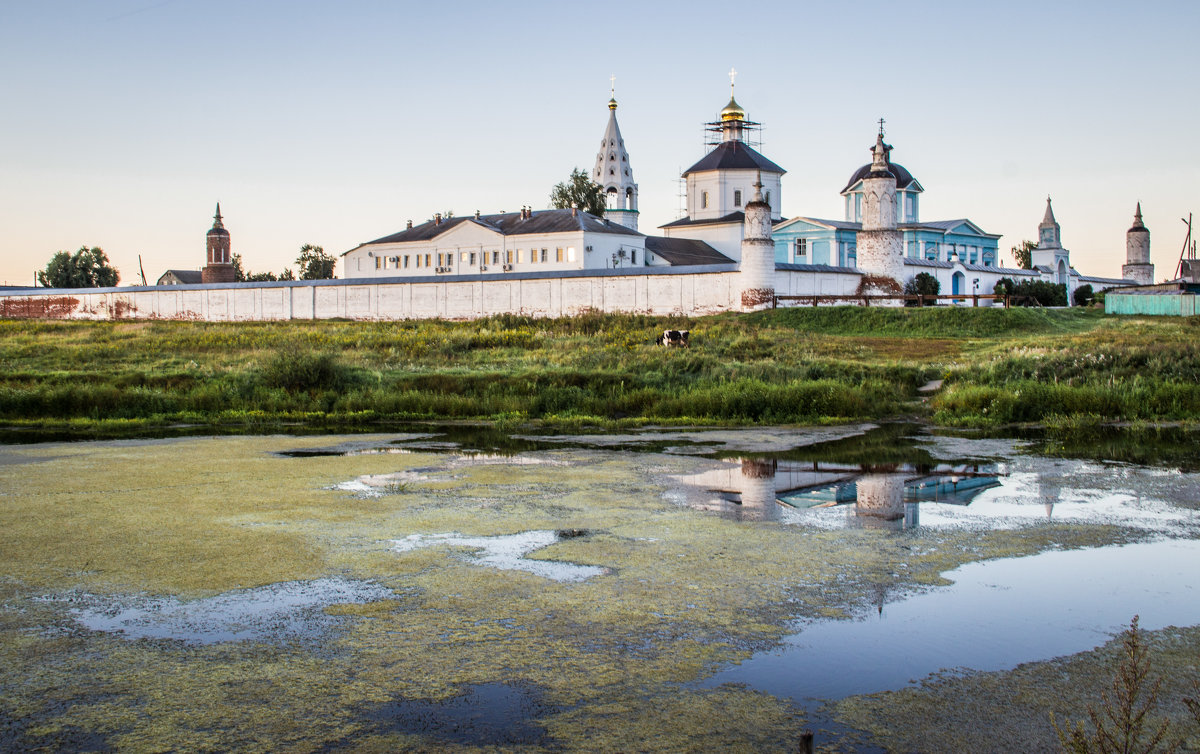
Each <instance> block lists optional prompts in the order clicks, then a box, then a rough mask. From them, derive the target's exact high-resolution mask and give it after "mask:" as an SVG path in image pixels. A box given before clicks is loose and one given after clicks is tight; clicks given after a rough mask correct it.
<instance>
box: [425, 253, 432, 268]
mask: <svg viewBox="0 0 1200 754" xmlns="http://www.w3.org/2000/svg"><path fill="white" fill-rule="evenodd" d="M430 256H431V255H429V254H426V255H425V266H426V267H428V266H429V257H430Z"/></svg>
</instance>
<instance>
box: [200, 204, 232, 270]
mask: <svg viewBox="0 0 1200 754" xmlns="http://www.w3.org/2000/svg"><path fill="white" fill-rule="evenodd" d="M207 247H208V255H207V264H206V265H205V266H204V269H203V270H201V271H200V281H201V282H202V283H232V282H234V280H235V279H236V277H237V275H236V273H235V272H234V270H233V256H232V255H231V254H230V252H229V231H227V230H225V225H224V224H223V223H222V222H221V203H220V202H217V214H216V215H214V216H213V226H212V228H210V229H209V231H208V243H207Z"/></svg>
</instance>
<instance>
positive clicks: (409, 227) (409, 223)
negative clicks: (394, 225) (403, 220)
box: [408, 220, 412, 230]
mask: <svg viewBox="0 0 1200 754" xmlns="http://www.w3.org/2000/svg"><path fill="white" fill-rule="evenodd" d="M408 229H409V230H412V220H409V221H408Z"/></svg>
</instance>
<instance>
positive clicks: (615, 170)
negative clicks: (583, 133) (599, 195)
mask: <svg viewBox="0 0 1200 754" xmlns="http://www.w3.org/2000/svg"><path fill="white" fill-rule="evenodd" d="M592 180H593V181H595V182H596V183H599V184H600V185H601V186H603V187H604V188H605V190H607V189H609V188H614V189H617V190H618V191H621V192H623V191H624V190H625V189H627V188H628V189H636V185H635V184H634V182H633V169H632V168H631V167H630V166H629V152H627V151H625V140H624V139H623V138H621V127H620V126H619V125H617V100H616V98H615V97H614V98H613V99H610V100H609V101H608V125H607V126H605V128H604V138H603V139H602V140H601V141H600V151H598V152H597V153H596V167H595V168H594V169H593V170H592Z"/></svg>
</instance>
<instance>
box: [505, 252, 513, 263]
mask: <svg viewBox="0 0 1200 754" xmlns="http://www.w3.org/2000/svg"><path fill="white" fill-rule="evenodd" d="M504 263H505V264H512V249H505V251H504Z"/></svg>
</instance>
